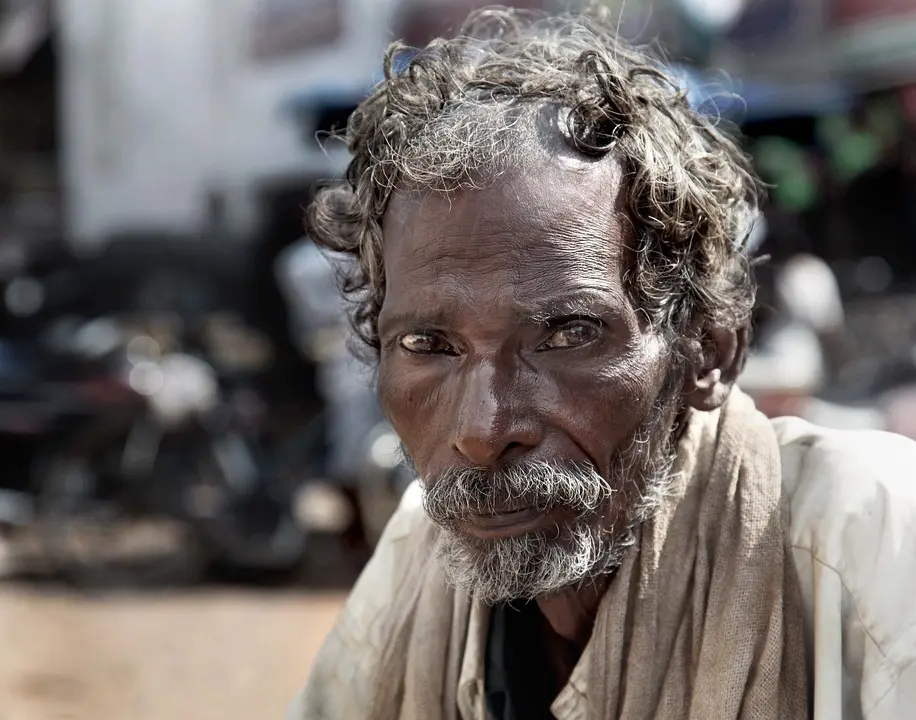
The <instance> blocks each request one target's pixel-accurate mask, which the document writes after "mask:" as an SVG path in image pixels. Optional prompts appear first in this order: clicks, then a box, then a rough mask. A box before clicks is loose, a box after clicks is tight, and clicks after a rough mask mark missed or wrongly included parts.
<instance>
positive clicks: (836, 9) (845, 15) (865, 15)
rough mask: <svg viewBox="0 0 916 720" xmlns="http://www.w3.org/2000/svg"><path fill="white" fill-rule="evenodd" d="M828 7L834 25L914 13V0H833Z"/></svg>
mask: <svg viewBox="0 0 916 720" xmlns="http://www.w3.org/2000/svg"><path fill="white" fill-rule="evenodd" d="M829 7H830V24H831V25H834V26H846V25H852V24H858V23H861V22H870V21H872V20H881V19H885V18H889V17H900V16H902V15H911V14H916V0H833V2H832V3H830V4H829Z"/></svg>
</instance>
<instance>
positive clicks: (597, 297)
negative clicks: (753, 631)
mask: <svg viewBox="0 0 916 720" xmlns="http://www.w3.org/2000/svg"><path fill="white" fill-rule="evenodd" d="M618 178H619V170H618V169H617V167H616V166H614V165H612V164H610V163H588V164H585V163H583V164H581V165H575V166H573V165H570V164H568V163H561V162H559V161H557V162H554V163H550V164H545V166H544V167H543V170H541V171H538V172H535V173H527V174H521V173H517V174H514V175H509V176H506V177H504V178H502V179H500V180H499V181H498V182H497V183H496V184H495V185H494V186H492V187H490V188H488V189H486V190H479V191H462V192H460V193H457V194H454V195H452V196H451V197H450V198H444V197H442V196H439V195H428V196H425V197H423V198H416V197H410V196H407V195H396V196H395V198H394V199H393V200H392V203H391V205H390V208H389V210H388V213H387V214H386V217H385V223H384V252H385V273H386V297H385V302H384V306H383V308H382V312H381V315H380V318H379V334H380V339H381V344H382V350H381V363H380V368H379V371H380V372H379V393H380V397H381V401H382V404H383V407H384V409H385V412H386V414H387V416H388V418H389V419H390V421H391V422H392V424H393V425H394V428H395V429H396V431H397V432H398V434H399V436H400V438H401V440H402V442H403V443H404V447H405V449H406V452H407V454H408V455H409V457H410V459H411V460H412V462H413V463H414V465H415V466H416V469H417V471H418V473H419V476H420V478H421V480H422V482H423V484H424V488H425V506H426V510H427V512H428V513H429V515H430V516H431V518H432V519H433V520H434V521H436V522H437V523H438V524H439V525H441V526H442V528H443V531H444V532H443V533H442V547H441V549H440V550H441V556H442V559H443V561H444V562H445V567H446V569H447V571H448V573H449V575H450V576H451V578H452V579H453V581H455V582H456V583H458V584H460V585H463V586H465V587H466V588H467V589H468V590H470V591H471V592H472V593H473V594H475V595H476V596H478V597H480V598H482V599H485V600H493V601H495V600H504V599H510V598H515V597H532V596H537V595H540V594H544V593H548V592H551V591H554V590H558V589H560V588H561V587H563V586H566V585H569V584H571V583H575V582H578V581H581V580H583V579H585V578H586V577H588V576H589V575H590V574H592V573H595V572H600V571H603V570H606V569H607V568H608V566H609V565H613V564H614V563H615V562H617V561H619V559H620V551H621V549H622V547H624V546H625V545H626V542H627V540H628V539H629V538H630V535H631V533H630V531H631V530H632V528H633V526H634V524H636V522H638V521H639V520H640V519H642V518H644V517H646V516H648V515H649V514H650V513H651V510H652V509H653V507H654V506H655V504H656V502H655V500H656V499H657V496H658V491H659V490H660V488H661V486H662V484H663V483H664V480H665V479H666V476H667V471H668V469H669V468H670V459H671V458H670V455H671V447H670V442H669V441H670V437H671V426H672V423H673V421H674V417H675V414H676V407H677V404H678V398H679V391H680V385H679V384H678V383H677V380H676V378H674V382H672V379H673V378H672V372H671V369H670V368H671V361H670V358H669V354H668V352H667V348H666V346H665V343H664V342H663V341H662V339H661V338H660V336H659V335H657V334H656V333H654V332H651V331H649V330H647V329H646V328H645V327H644V326H643V324H642V323H641V322H640V316H639V314H638V311H637V308H635V307H634V305H633V303H632V302H631V300H630V299H629V296H628V295H627V293H626V292H625V284H624V276H625V273H626V272H627V270H628V266H629V258H630V250H629V245H630V243H629V242H628V241H629V235H628V233H629V232H630V231H629V225H628V223H627V220H626V217H625V215H624V214H623V212H622V211H621V203H620V201H619V197H618V195H619V192H618V189H619V179H618Z"/></svg>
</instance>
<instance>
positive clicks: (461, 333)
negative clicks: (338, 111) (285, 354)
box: [290, 9, 916, 720]
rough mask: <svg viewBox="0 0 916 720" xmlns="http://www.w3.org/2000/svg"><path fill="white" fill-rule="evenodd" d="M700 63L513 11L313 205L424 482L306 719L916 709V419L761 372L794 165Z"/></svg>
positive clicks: (437, 44)
mask: <svg viewBox="0 0 916 720" xmlns="http://www.w3.org/2000/svg"><path fill="white" fill-rule="evenodd" d="M391 52H392V53H394V54H396V53H397V52H399V49H398V47H397V46H395V47H394V48H393V49H392V51H391ZM390 57H391V55H389V68H390ZM679 90H680V88H679V86H678V84H677V83H676V82H673V81H671V80H670V76H669V75H668V72H667V69H666V67H665V65H664V64H663V63H662V62H661V61H658V60H656V59H655V58H654V57H652V56H650V55H648V54H646V53H644V52H643V51H641V50H638V49H635V48H633V47H631V46H629V45H628V44H627V43H625V42H624V41H622V40H620V39H619V38H618V37H617V33H616V22H615V18H614V17H613V16H612V15H611V14H609V13H606V12H601V11H600V10H598V9H596V10H594V11H592V12H589V13H588V14H587V15H582V16H578V15H571V16H560V17H548V16H544V15H540V14H525V13H520V12H517V11H512V10H508V9H490V10H487V11H483V12H479V13H475V14H473V15H472V16H471V17H470V18H469V19H468V20H467V22H466V23H465V25H464V27H463V28H462V30H461V32H460V33H459V34H458V36H457V37H455V38H452V39H439V40H436V41H433V43H431V44H430V45H428V46H427V47H426V48H425V49H423V50H421V51H420V52H419V53H418V54H417V55H416V56H415V57H414V58H413V59H412V61H411V64H410V68H409V71H408V72H403V73H392V72H390V70H389V72H388V74H387V80H386V81H385V82H384V83H381V84H380V85H379V86H378V87H377V88H376V90H375V91H374V92H373V94H372V95H371V96H370V97H369V98H368V99H367V100H366V101H365V102H364V103H363V104H362V105H361V106H360V107H359V108H358V110H357V111H356V113H355V114H354V115H353V116H352V118H351V120H350V123H349V127H348V130H347V139H348V142H349V147H350V150H351V152H352V153H353V155H354V158H353V160H352V164H351V167H350V169H349V172H348V173H347V178H348V180H347V181H345V182H342V183H340V184H339V185H336V186H333V187H331V188H328V189H325V190H324V191H322V192H321V193H320V194H319V195H318V196H317V198H316V200H315V202H314V203H313V204H312V206H311V208H310V213H309V218H310V222H309V225H310V234H311V236H312V237H314V238H315V240H316V241H317V242H319V243H320V244H322V245H324V246H326V247H328V248H330V249H332V250H334V251H336V252H343V253H346V254H349V255H350V256H351V257H352V258H354V260H356V261H357V263H356V264H354V265H352V266H351V267H350V271H351V274H350V275H349V277H348V288H349V289H350V290H351V291H353V292H355V293H357V297H356V298H355V299H356V304H355V307H354V319H355V321H356V327H357V329H358V330H359V331H360V335H361V337H362V339H363V340H364V341H365V342H366V344H367V345H368V347H369V348H370V349H372V350H374V352H375V353H376V356H377V358H378V362H379V366H378V367H379V380H378V386H379V397H380V399H381V404H382V407H383V409H384V411H385V415H386V417H387V418H388V420H389V421H390V422H391V424H392V426H393V427H394V429H395V431H396V432H397V434H398V436H399V437H400V439H401V440H402V441H403V445H404V452H405V454H406V455H407V456H408V457H409V459H410V460H411V462H412V463H413V465H414V467H415V469H416V472H417V475H418V484H417V485H415V486H413V487H412V488H411V489H410V490H408V492H407V494H406V496H405V498H404V500H403V502H402V504H401V507H400V508H399V510H398V512H397V513H396V514H395V516H394V518H393V519H392V520H391V522H390V523H389V525H388V528H387V530H386V533H385V536H384V537H383V538H382V541H381V543H380V544H379V546H378V548H377V550H376V552H375V554H374V556H373V558H372V560H371V561H370V563H369V565H368V566H367V568H366V569H365V571H364V573H363V575H362V576H361V578H360V579H359V581H358V583H357V584H356V586H355V588H354V589H353V592H352V593H351V595H350V597H349V599H348V601H347V603H346V606H345V607H344V609H343V611H342V613H341V615H340V617H339V619H338V621H337V624H336V626H335V628H334V629H333V630H332V632H331V633H330V635H329V636H328V638H327V639H326V641H325V644H324V646H323V648H322V650H321V652H320V654H319V656H318V657H317V659H316V661H315V664H314V666H313V671H312V675H311V678H310V679H309V681H308V683H307V685H306V687H305V689H304V691H303V693H302V694H301V697H300V698H299V699H298V700H297V702H296V703H295V704H294V705H293V707H292V708H291V711H290V718H295V719H297V720H302V719H303V718H306V719H309V720H316V719H318V718H347V719H348V720H359V719H360V718H366V719H368V718H372V719H373V720H376V719H378V720H395V719H396V718H423V719H424V720H437V719H438V718H443V719H444V718H463V719H464V720H484V719H485V718H487V719H489V718H492V719H494V720H509V719H513V718H525V719H526V720H530V719H534V718H557V719H558V720H571V719H572V718H595V719H596V720H597V719H598V718H601V719H602V720H606V719H607V718H661V719H670V720H674V719H678V720H681V719H683V718H694V719H695V720H706V719H707V718H716V720H728V719H729V718H732V719H736V720H737V719H738V718H755V719H756V720H761V719H763V718H771V719H772V720H777V719H779V720H787V719H802V718H815V720H853V719H858V718H868V719H869V720H903V719H904V718H907V717H910V716H911V715H912V708H913V707H914V706H916V662H914V660H916V637H914V635H913V633H912V628H913V627H914V626H916V605H914V603H913V602H912V598H913V597H914V595H916V551H914V550H916V483H914V482H913V476H912V472H913V471H912V468H913V467H914V466H916V444H914V443H912V442H911V441H909V440H906V439H904V438H901V437H897V436H893V435H890V434H882V433H854V432H838V431H830V430H825V429H823V428H819V427H817V426H814V425H811V424H809V423H806V422H804V421H802V420H799V419H797V418H783V419H781V420H777V421H771V420H768V419H767V418H766V417H764V416H763V415H762V414H761V413H760V412H759V411H758V410H757V409H755V407H754V405H753V403H752V402H751V400H750V399H749V398H748V397H747V396H746V395H744V394H743V393H742V392H741V391H740V390H739V389H738V388H737V387H736V386H735V383H736V380H737V379H738V376H739V375H740V373H741V370H742V368H743V366H744V362H745V358H746V352H747V345H748V326H749V323H750V317H751V311H752V308H753V306H754V297H755V282H754V277H753V272H752V268H751V258H750V257H749V255H748V252H747V249H746V244H747V239H748V235H749V232H750V229H751V227H752V226H753V223H754V219H755V216H756V213H757V207H758V203H759V201H760V199H761V195H762V192H761V189H760V184H759V182H758V180H757V178H756V176H755V173H754V171H753V169H752V166H751V163H750V161H749V159H748V158H747V156H746V155H745V154H744V153H743V152H742V151H741V149H740V148H739V147H738V145H737V144H736V143H735V142H734V140H733V139H731V138H730V137H728V136H727V135H725V134H724V133H723V132H722V131H721V129H720V128H719V127H718V126H717V125H716V124H715V123H714V121H712V120H710V119H709V118H705V117H703V116H701V115H698V114H697V113H696V112H695V111H694V110H692V109H691V107H690V106H689V105H688V103H687V102H686V100H685V98H684V95H683V93H681V92H679Z"/></svg>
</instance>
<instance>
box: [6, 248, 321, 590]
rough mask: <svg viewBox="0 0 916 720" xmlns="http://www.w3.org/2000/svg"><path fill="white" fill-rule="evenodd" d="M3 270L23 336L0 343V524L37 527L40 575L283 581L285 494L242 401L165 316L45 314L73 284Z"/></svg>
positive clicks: (122, 580)
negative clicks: (276, 573)
mask: <svg viewBox="0 0 916 720" xmlns="http://www.w3.org/2000/svg"><path fill="white" fill-rule="evenodd" d="M13 269H14V272H12V273H9V274H8V275H7V276H6V277H4V278H3V280H4V297H3V299H4V310H5V311H6V313H5V314H6V317H7V319H10V318H12V321H11V322H7V323H6V324H5V325H4V331H9V329H10V328H13V329H14V330H15V329H16V327H17V325H16V323H19V324H20V325H21V324H22V322H21V321H25V322H26V323H27V324H28V325H29V328H28V332H18V333H14V332H7V334H8V335H9V336H8V337H5V338H3V339H0V447H2V448H3V451H4V457H5V458H6V459H7V461H8V467H7V472H6V473H5V474H4V478H3V482H2V484H0V525H3V526H5V527H6V528H7V530H8V531H15V530H16V529H24V528H30V529H37V530H38V531H39V533H38V534H39V537H40V540H41V545H42V547H43V549H44V551H45V553H44V554H45V556H46V559H47V560H48V562H49V564H50V565H51V569H52V570H53V571H55V572H56V573H58V574H59V575H60V576H62V577H63V578H64V579H66V580H69V581H71V582H73V583H75V584H77V585H81V586H93V587H97V586H99V585H103V586H104V585H112V584H114V585H128V586H138V585H148V584H153V585H159V584H163V583H169V584H170V583H175V582H188V581H191V580H194V579H196V578H198V577H199V576H200V574H201V573H202V572H203V571H204V570H205V569H206V568H207V567H209V566H210V565H212V564H214V563H223V564H227V565H231V566H240V567H245V568H255V569H262V568H263V569H268V570H277V569H279V570H284V571H285V570H287V569H292V568H295V567H296V566H297V565H298V563H299V561H300V559H301V556H302V553H303V550H304V546H305V533H304V531H303V530H302V529H301V528H300V527H299V524H298V523H297V522H296V520H295V518H294V515H293V503H292V497H293V494H294V492H295V489H296V487H295V482H294V481H291V480H290V479H289V478H288V477H285V476H282V477H281V476H279V474H274V475H272V474H270V473H268V472H266V471H265V463H264V462H263V458H262V455H263V453H262V452H261V451H260V448H259V446H258V438H257V428H254V429H253V428H252V426H253V425H255V424H256V423H253V421H252V410H251V407H252V403H251V402H250V397H248V396H247V395H246V394H245V393H244V392H243V391H242V390H240V389H239V388H233V387H227V386H226V384H225V383H224V382H222V378H221V377H220V376H219V374H218V373H217V371H216V370H215V368H214V366H213V363H212V362H211V361H209V360H208V359H207V357H206V354H205V353H203V352H200V351H199V350H198V349H197V348H195V349H191V350H189V349H187V348H185V347H183V343H182V342H181V341H180V340H181V338H180V337H179V335H180V333H178V334H177V335H176V333H174V332H171V334H170V332H169V330H170V326H174V325H176V323H175V322H174V318H171V320H168V319H166V321H162V320H161V319H156V318H154V317H153V316H152V315H150V314H149V313H147V314H141V316H140V317H139V318H138V317H128V318H125V317H122V316H118V317H115V316H110V317H106V316H101V317H97V318H94V319H90V320H86V319H85V318H79V317H75V316H70V315H68V314H67V313H66V312H59V311H57V308H60V307H61V305H63V306H66V304H67V303H60V302H58V303H57V307H56V308H54V311H49V310H48V308H49V307H54V306H53V303H49V300H52V301H53V300H54V298H55V296H56V295H60V292H59V291H60V290H61V288H64V289H66V291H67V293H66V294H65V296H66V297H71V296H72V295H73V291H74V285H75V283H74V281H73V274H72V273H65V277H60V276H58V277H53V278H49V279H47V280H45V281H44V282H43V281H42V279H38V278H33V277H30V276H29V274H28V273H27V272H25V271H24V269H23V267H21V265H20V266H17V267H15V268H13ZM57 299H58V300H59V299H60V298H59V297H58V298H57ZM144 325H146V326H147V327H144ZM178 325H180V322H179V323H178ZM151 328H152V329H151ZM255 404H256V403H255Z"/></svg>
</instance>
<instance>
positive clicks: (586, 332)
mask: <svg viewBox="0 0 916 720" xmlns="http://www.w3.org/2000/svg"><path fill="white" fill-rule="evenodd" d="M598 333H599V328H598V327H597V326H596V325H592V324H591V323H573V324H572V325H564V326H563V327H561V328H559V329H558V330H557V331H556V332H554V333H553V334H552V335H551V336H550V337H549V338H547V339H546V340H545V341H544V342H543V343H541V345H540V346H539V347H538V349H539V350H564V349H567V348H574V347H579V346H580V345H585V344H586V343H589V342H591V341H592V340H594V339H595V338H596V337H598Z"/></svg>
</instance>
